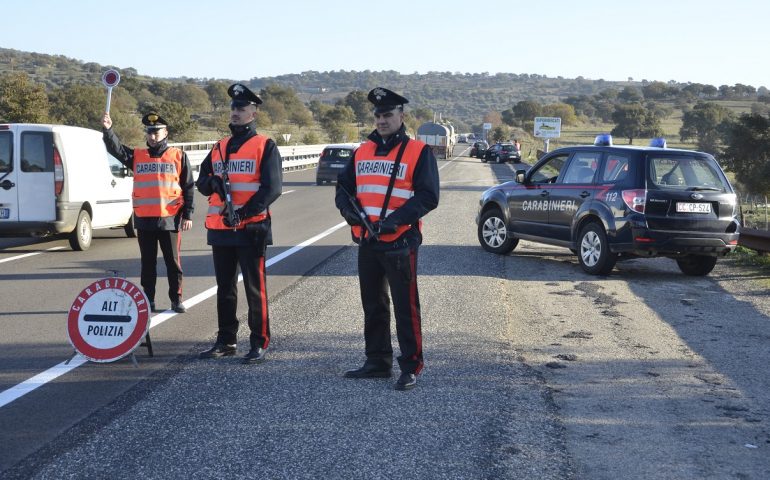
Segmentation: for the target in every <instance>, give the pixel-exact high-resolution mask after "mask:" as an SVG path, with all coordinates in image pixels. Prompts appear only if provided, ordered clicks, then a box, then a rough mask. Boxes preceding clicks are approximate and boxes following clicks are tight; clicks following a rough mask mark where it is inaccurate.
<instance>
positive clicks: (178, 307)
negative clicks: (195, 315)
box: [171, 302, 187, 313]
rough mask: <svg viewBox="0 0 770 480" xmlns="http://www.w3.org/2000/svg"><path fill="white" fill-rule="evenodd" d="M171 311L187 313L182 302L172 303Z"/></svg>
mask: <svg viewBox="0 0 770 480" xmlns="http://www.w3.org/2000/svg"><path fill="white" fill-rule="evenodd" d="M171 310H173V311H175V312H176V313H184V312H186V311H187V309H186V308H185V306H184V305H182V302H171Z"/></svg>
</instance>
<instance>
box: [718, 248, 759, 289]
mask: <svg viewBox="0 0 770 480" xmlns="http://www.w3.org/2000/svg"><path fill="white" fill-rule="evenodd" d="M725 260H726V261H727V262H729V263H732V264H733V265H735V266H736V267H740V268H741V270H743V271H745V273H746V275H748V276H749V277H750V278H751V280H752V282H755V283H756V284H757V285H758V286H760V287H761V288H770V255H766V254H762V253H757V252H755V251H754V250H750V249H748V248H745V247H738V248H736V249H735V251H734V252H733V253H731V254H729V255H728V256H727V257H725Z"/></svg>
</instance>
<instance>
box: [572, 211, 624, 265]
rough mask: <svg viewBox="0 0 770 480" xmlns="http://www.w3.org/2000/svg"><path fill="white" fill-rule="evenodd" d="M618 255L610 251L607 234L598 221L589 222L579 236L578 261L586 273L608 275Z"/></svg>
mask: <svg viewBox="0 0 770 480" xmlns="http://www.w3.org/2000/svg"><path fill="white" fill-rule="evenodd" d="M617 260H618V256H617V254H614V253H612V252H610V246H609V244H608V243H607V235H606V234H605V233H604V229H603V228H602V226H601V225H599V224H597V223H593V222H592V223H589V224H588V225H586V226H585V227H583V229H582V230H581V231H580V236H579V237H578V262H580V266H581V267H583V270H585V272H586V273H589V274H591V275H607V274H608V273H610V272H611V271H612V268H613V267H614V266H615V262H617Z"/></svg>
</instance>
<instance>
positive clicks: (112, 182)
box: [110, 179, 118, 187]
mask: <svg viewBox="0 0 770 480" xmlns="http://www.w3.org/2000/svg"><path fill="white" fill-rule="evenodd" d="M117 184H118V182H116V181H115V180H114V179H113V180H112V181H111V182H110V185H112V186H113V187H115V185H117Z"/></svg>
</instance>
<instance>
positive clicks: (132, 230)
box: [123, 214, 136, 238]
mask: <svg viewBox="0 0 770 480" xmlns="http://www.w3.org/2000/svg"><path fill="white" fill-rule="evenodd" d="M123 229H124V230H125V231H126V236H127V237H128V238H136V226H134V215H133V214H131V216H130V217H128V223H127V224H125V225H124V226H123Z"/></svg>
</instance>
